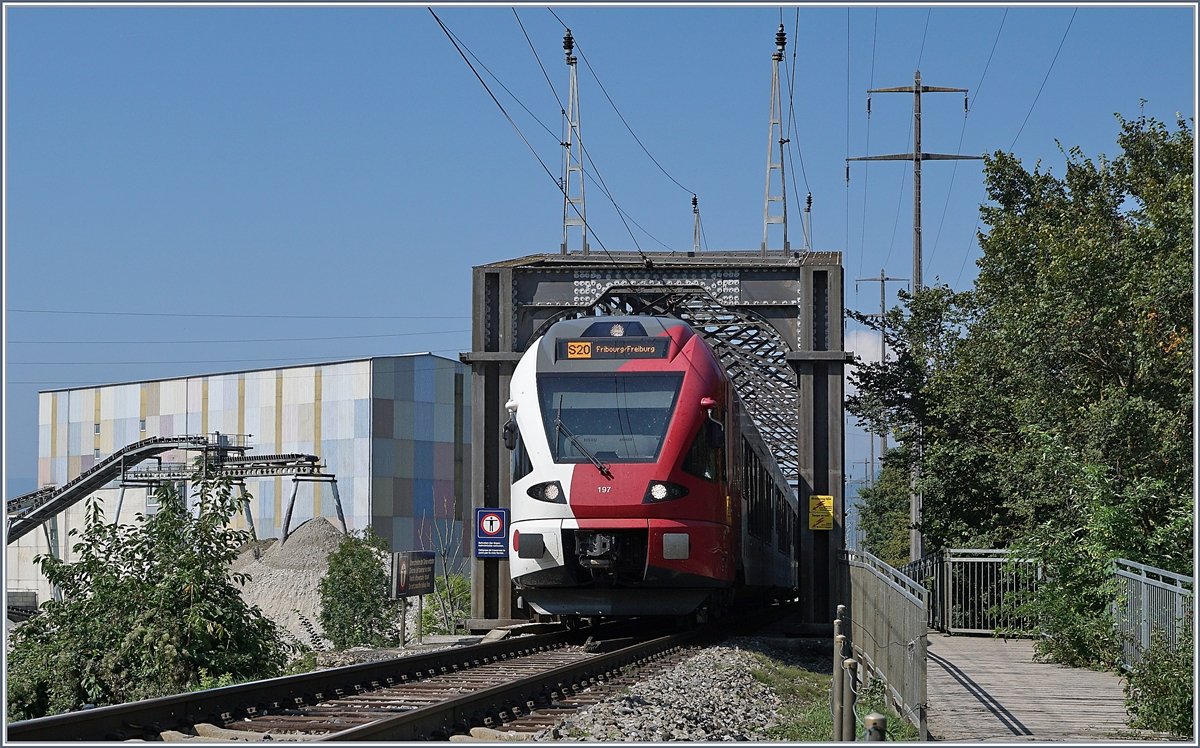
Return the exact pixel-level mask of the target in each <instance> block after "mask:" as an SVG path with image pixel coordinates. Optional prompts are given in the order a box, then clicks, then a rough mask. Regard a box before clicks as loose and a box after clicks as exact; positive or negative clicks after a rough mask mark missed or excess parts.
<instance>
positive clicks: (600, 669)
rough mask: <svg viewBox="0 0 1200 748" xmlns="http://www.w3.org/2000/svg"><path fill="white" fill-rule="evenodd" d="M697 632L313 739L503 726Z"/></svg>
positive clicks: (420, 735)
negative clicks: (501, 724)
mask: <svg viewBox="0 0 1200 748" xmlns="http://www.w3.org/2000/svg"><path fill="white" fill-rule="evenodd" d="M694 636H695V634H694V633H693V632H684V633H681V634H672V635H670V636H663V637H660V638H658V639H652V640H650V641H647V642H641V643H638V644H634V645H632V646H629V647H625V648H623V649H619V650H617V651H616V652H612V653H609V654H605V655H596V656H595V657H592V658H589V659H586V660H581V661H579V662H576V663H571V664H567V665H563V666H561V667H557V668H554V669H553V670H547V671H545V672H542V673H538V674H536V675H531V676H528V677H525V678H521V679H519V680H514V681H510V682H508V683H504V684H501V685H498V686H492V687H490V688H485V689H482V690H479V691H472V692H470V693H466V694H463V695H461V696H456V697H454V698H450V699H446V700H445V701H439V702H437V703H435V704H430V705H429V706H424V707H418V708H417V709H413V710H412V711H408V712H404V713H402V714H397V715H395V716H393V717H385V718H383V719H380V720H376V721H375V722H370V723H368V724H365V725H359V726H358V727H352V728H350V729H348V730H342V731H340V732H335V733H329V734H327V735H323V736H321V737H319V738H314V739H313V740H314V741H333V740H338V741H341V740H426V739H431V738H432V739H443V740H444V739H447V738H448V737H449V736H450V735H451V734H452V733H454V732H468V731H469V730H470V728H471V727H485V726H497V727H498V726H499V724H498V723H503V722H508V721H510V720H512V719H515V718H517V717H520V716H521V715H522V714H528V713H530V712H532V711H534V710H535V709H537V708H538V707H539V706H546V705H549V704H551V703H552V702H554V701H558V700H561V699H563V698H565V697H566V696H568V695H569V694H570V693H572V692H577V691H582V690H584V689H586V688H588V687H589V686H590V685H593V684H595V683H598V682H603V681H605V680H611V679H613V678H615V677H617V676H618V675H619V674H620V670H621V668H623V667H625V666H628V665H642V664H645V663H646V662H648V661H650V660H652V659H657V658H658V657H662V656H666V655H667V654H670V653H672V652H675V651H678V650H679V649H680V648H681V647H682V646H683V644H684V643H685V642H687V641H688V640H689V639H691V638H693V637H694ZM489 723H491V724H490V725H489Z"/></svg>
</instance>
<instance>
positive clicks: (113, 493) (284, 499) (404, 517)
mask: <svg viewBox="0 0 1200 748" xmlns="http://www.w3.org/2000/svg"><path fill="white" fill-rule="evenodd" d="M467 373H468V367H466V366H465V365H463V364H461V363H459V362H457V361H452V360H449V359H446V358H442V357H439V356H434V355H431V354H427V353H426V354H412V355H403V356H384V357H377V358H366V359H357V360H351V361H336V362H331V363H320V364H309V365H304V366H292V367H286V368H273V369H259V370H253V371H239V372H229V373H220V374H209V375H204V376H194V377H181V378H176V379H163V380H156V381H146V382H129V383H122V384H110V385H101V386H95V387H85V388H77V389H62V390H51V391H46V392H41V393H40V394H39V406H38V484H39V486H42V487H45V486H52V485H53V486H64V485H66V484H67V483H68V482H70V481H71V480H73V479H75V478H77V477H78V476H80V475H81V474H82V473H85V472H86V471H87V470H89V469H90V468H92V467H93V465H96V464H99V463H100V462H102V461H104V460H105V459H106V458H107V457H109V456H110V455H112V454H113V453H114V452H115V451H117V450H120V449H121V448H122V447H124V446H126V445H130V444H133V443H135V442H139V441H142V440H145V439H148V438H151V437H169V436H184V435H210V438H214V437H213V435H216V434H218V433H219V434H221V435H223V436H218V437H215V438H216V439H219V440H221V441H222V442H225V443H232V444H236V445H241V444H242V443H244V444H245V445H246V446H247V447H249V449H248V451H247V452H246V455H247V456H248V457H255V456H259V455H262V456H265V455H293V454H301V455H312V456H315V457H317V458H319V459H320V461H321V462H322V463H324V466H323V468H322V469H321V470H320V472H321V473H322V474H324V475H326V476H332V478H333V479H335V480H336V488H337V492H338V495H339V496H340V501H341V504H342V511H343V513H344V517H345V524H346V526H347V528H348V529H350V530H356V529H363V528H366V527H371V528H373V529H374V530H375V532H376V533H377V534H379V535H380V536H382V537H384V538H386V539H387V540H388V542H389V543H390V544H391V547H392V549H393V550H397V551H405V550H432V549H434V548H435V546H437V545H438V544H439V543H440V544H453V546H454V551H455V555H465V551H464V548H465V547H466V544H465V543H463V542H462V541H463V525H462V518H463V515H464V507H470V505H471V498H470V493H469V492H470V481H469V479H468V478H469V476H470V460H471V444H470V442H471V392H470V386H471V384H470V379H471V378H470V376H466V374H467ZM189 455H190V457H191V459H194V458H195V457H196V455H197V453H195V452H191V453H184V452H183V451H181V450H172V451H170V452H166V453H164V454H162V455H160V456H159V457H158V458H156V461H154V462H151V461H147V462H144V463H143V464H142V467H143V468H145V467H147V466H148V465H149V466H150V467H151V468H152V469H154V468H157V469H161V468H160V467H158V466H159V465H169V464H171V463H182V462H184V461H185V460H186V459H188V458H189ZM157 460H161V463H159V462H157ZM293 480H294V479H293V477H290V476H288V475H282V476H281V475H274V476H262V477H253V476H249V475H247V476H246V477H244V481H245V487H246V491H247V492H248V493H249V494H251V496H252V497H253V499H252V501H251V502H250V509H251V512H250V517H249V519H250V521H252V523H253V527H254V530H255V532H256V534H257V537H258V538H259V539H265V538H272V537H275V538H278V537H280V533H281V529H282V526H283V523H284V518H285V515H286V513H287V507H288V505H289V503H292V501H293V495H294V497H295V498H294V508H293V511H292V516H291V524H290V526H291V528H292V529H294V528H295V527H297V526H298V525H299V524H301V523H302V522H304V521H305V520H307V519H310V518H312V517H328V518H330V519H331V520H332V521H333V522H334V523H335V524H338V518H337V510H336V507H335V504H334V491H333V489H334V486H333V485H332V484H331V483H330V481H329V480H328V479H326V480H325V481H312V480H300V481H298V482H295V483H293ZM120 483H121V481H120V480H119V479H117V480H113V481H111V482H109V483H108V484H106V485H105V486H104V487H103V488H102V489H101V490H99V491H96V492H95V493H94V494H93V495H95V496H96V497H98V498H99V499H101V500H102V502H103V507H104V512H105V517H106V518H108V519H110V520H111V519H112V518H113V517H114V514H115V513H116V511H117V504H118V501H120V503H121V509H120V517H119V519H120V521H122V522H131V521H133V519H134V516H135V515H136V514H138V513H145V512H153V511H154V510H155V504H154V496H153V490H152V489H149V488H145V487H140V488H138V487H129V484H130V483H131V481H126V483H127V486H126V487H125V488H124V489H122V488H121V487H120ZM85 506H86V502H83V501H80V502H78V503H75V504H74V505H72V506H70V507H69V508H67V509H66V510H65V511H62V512H60V513H58V514H56V515H54V516H53V517H51V518H50V519H48V520H47V521H45V522H44V523H42V526H41V528H40V529H39V530H36V531H33V532H28V534H25V535H23V536H22V537H20V538H19V539H17V540H16V541H15V542H12V543H11V544H10V545H9V546H8V555H7V564H6V568H7V574H6V576H7V580H6V581H7V584H6V588H7V589H8V590H9V597H10V600H11V599H12V593H13V592H17V591H20V592H24V593H29V592H34V593H36V595H37V603H39V604H40V603H41V602H44V601H45V600H46V599H47V598H48V596H50V595H52V594H53V592H52V590H51V588H50V585H49V584H48V583H47V582H46V581H45V580H44V579H43V578H42V577H41V574H40V573H39V571H38V569H37V566H36V565H35V564H34V561H33V559H34V557H35V556H36V555H38V554H43V553H51V554H54V555H56V556H58V557H60V558H65V559H67V560H70V559H71V551H70V546H71V545H72V544H73V542H74V541H73V539H72V538H71V537H70V536H69V534H68V533H69V532H70V531H71V529H73V528H80V527H81V526H82V524H83V518H84V510H85ZM234 526H235V527H238V528H246V527H247V517H246V516H245V515H241V514H239V515H238V516H237V518H236V519H235V520H234ZM27 597H28V594H26V595H24V597H22V598H21V599H25V598H27Z"/></svg>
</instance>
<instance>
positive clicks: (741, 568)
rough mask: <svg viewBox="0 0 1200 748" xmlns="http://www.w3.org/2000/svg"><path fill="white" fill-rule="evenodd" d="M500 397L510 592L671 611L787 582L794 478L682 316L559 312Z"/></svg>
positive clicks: (565, 612)
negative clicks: (506, 452) (505, 418)
mask: <svg viewBox="0 0 1200 748" xmlns="http://www.w3.org/2000/svg"><path fill="white" fill-rule="evenodd" d="M507 407H508V410H509V413H510V420H509V422H508V423H507V424H506V425H505V429H504V438H505V445H506V446H507V447H508V448H509V449H511V450H512V492H511V505H512V510H511V511H512V522H511V529H510V530H509V532H510V536H509V543H510V548H511V549H512V552H511V553H510V557H509V569H510V572H511V575H512V578H513V581H514V582H515V583H516V586H517V592H516V594H517V595H518V596H519V603H518V604H520V605H528V606H530V607H531V608H532V610H533V611H534V612H537V613H539V614H543V615H558V616H563V617H574V616H627V615H677V616H680V615H688V614H691V613H693V612H696V613H698V614H700V615H704V614H719V613H720V612H721V611H722V610H723V609H725V608H726V607H728V606H729V605H730V604H731V603H732V601H733V599H734V597H735V595H740V594H745V593H750V594H763V595H773V596H777V597H780V596H782V597H786V596H790V595H791V594H794V590H795V589H796V587H797V574H798V568H797V562H796V558H797V553H796V547H797V543H796V536H797V532H796V520H797V502H796V497H795V493H794V491H793V490H792V488H791V487H790V486H789V485H788V483H787V481H786V479H785V477H784V475H783V473H782V472H781V471H780V469H779V467H778V466H777V465H776V463H775V459H774V458H773V457H772V456H771V453H770V451H769V450H768V449H767V447H766V445H765V444H764V443H763V441H762V439H761V437H760V436H759V435H758V432H757V430H756V429H755V428H754V425H753V424H752V423H751V421H750V418H749V417H748V416H747V415H746V414H745V413H744V412H743V410H742V407H741V402H740V400H739V399H738V397H737V394H736V393H735V391H734V388H733V384H732V382H731V381H730V379H729V377H728V376H727V375H726V374H725V372H724V371H723V370H722V368H721V366H720V363H719V362H718V360H717V357H716V356H715V355H714V354H713V351H712V349H711V348H709V346H708V344H707V343H706V342H705V341H704V340H703V339H702V338H701V337H700V336H699V335H697V334H696V333H695V332H694V331H693V330H692V329H691V328H690V327H689V326H688V325H687V324H685V323H684V322H682V321H680V320H677V319H673V318H665V317H587V318H582V319H574V320H566V321H562V322H558V323H556V324H554V325H553V326H552V327H550V328H549V330H548V331H547V332H546V334H545V335H544V336H543V337H541V338H540V339H538V340H537V341H535V342H534V343H533V345H531V346H530V348H529V350H528V351H527V352H526V353H525V355H524V356H523V357H522V358H521V361H520V363H518V365H517V367H516V370H515V372H514V373H513V377H512V386H511V399H510V400H509V402H508V405H507Z"/></svg>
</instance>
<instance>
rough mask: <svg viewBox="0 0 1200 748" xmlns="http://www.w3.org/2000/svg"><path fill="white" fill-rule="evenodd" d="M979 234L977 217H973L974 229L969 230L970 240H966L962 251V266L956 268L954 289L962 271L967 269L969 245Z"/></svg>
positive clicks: (960, 278)
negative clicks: (956, 275)
mask: <svg viewBox="0 0 1200 748" xmlns="http://www.w3.org/2000/svg"><path fill="white" fill-rule="evenodd" d="M978 233H979V216H976V217H975V228H974V229H972V230H971V238H970V239H968V240H967V248H966V249H965V250H963V261H962V265H959V267H958V277H957V278H955V279H954V287H955V288H958V283H959V281H961V280H962V274H963V270H964V269H965V268H966V267H967V258H968V257H970V256H971V244H972V243H973V242H974V241H975V237H976V235H977V234H978Z"/></svg>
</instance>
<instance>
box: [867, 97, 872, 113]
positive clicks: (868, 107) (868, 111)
mask: <svg viewBox="0 0 1200 748" xmlns="http://www.w3.org/2000/svg"><path fill="white" fill-rule="evenodd" d="M867 116H868V117H870V116H871V97H870V96H867Z"/></svg>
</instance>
